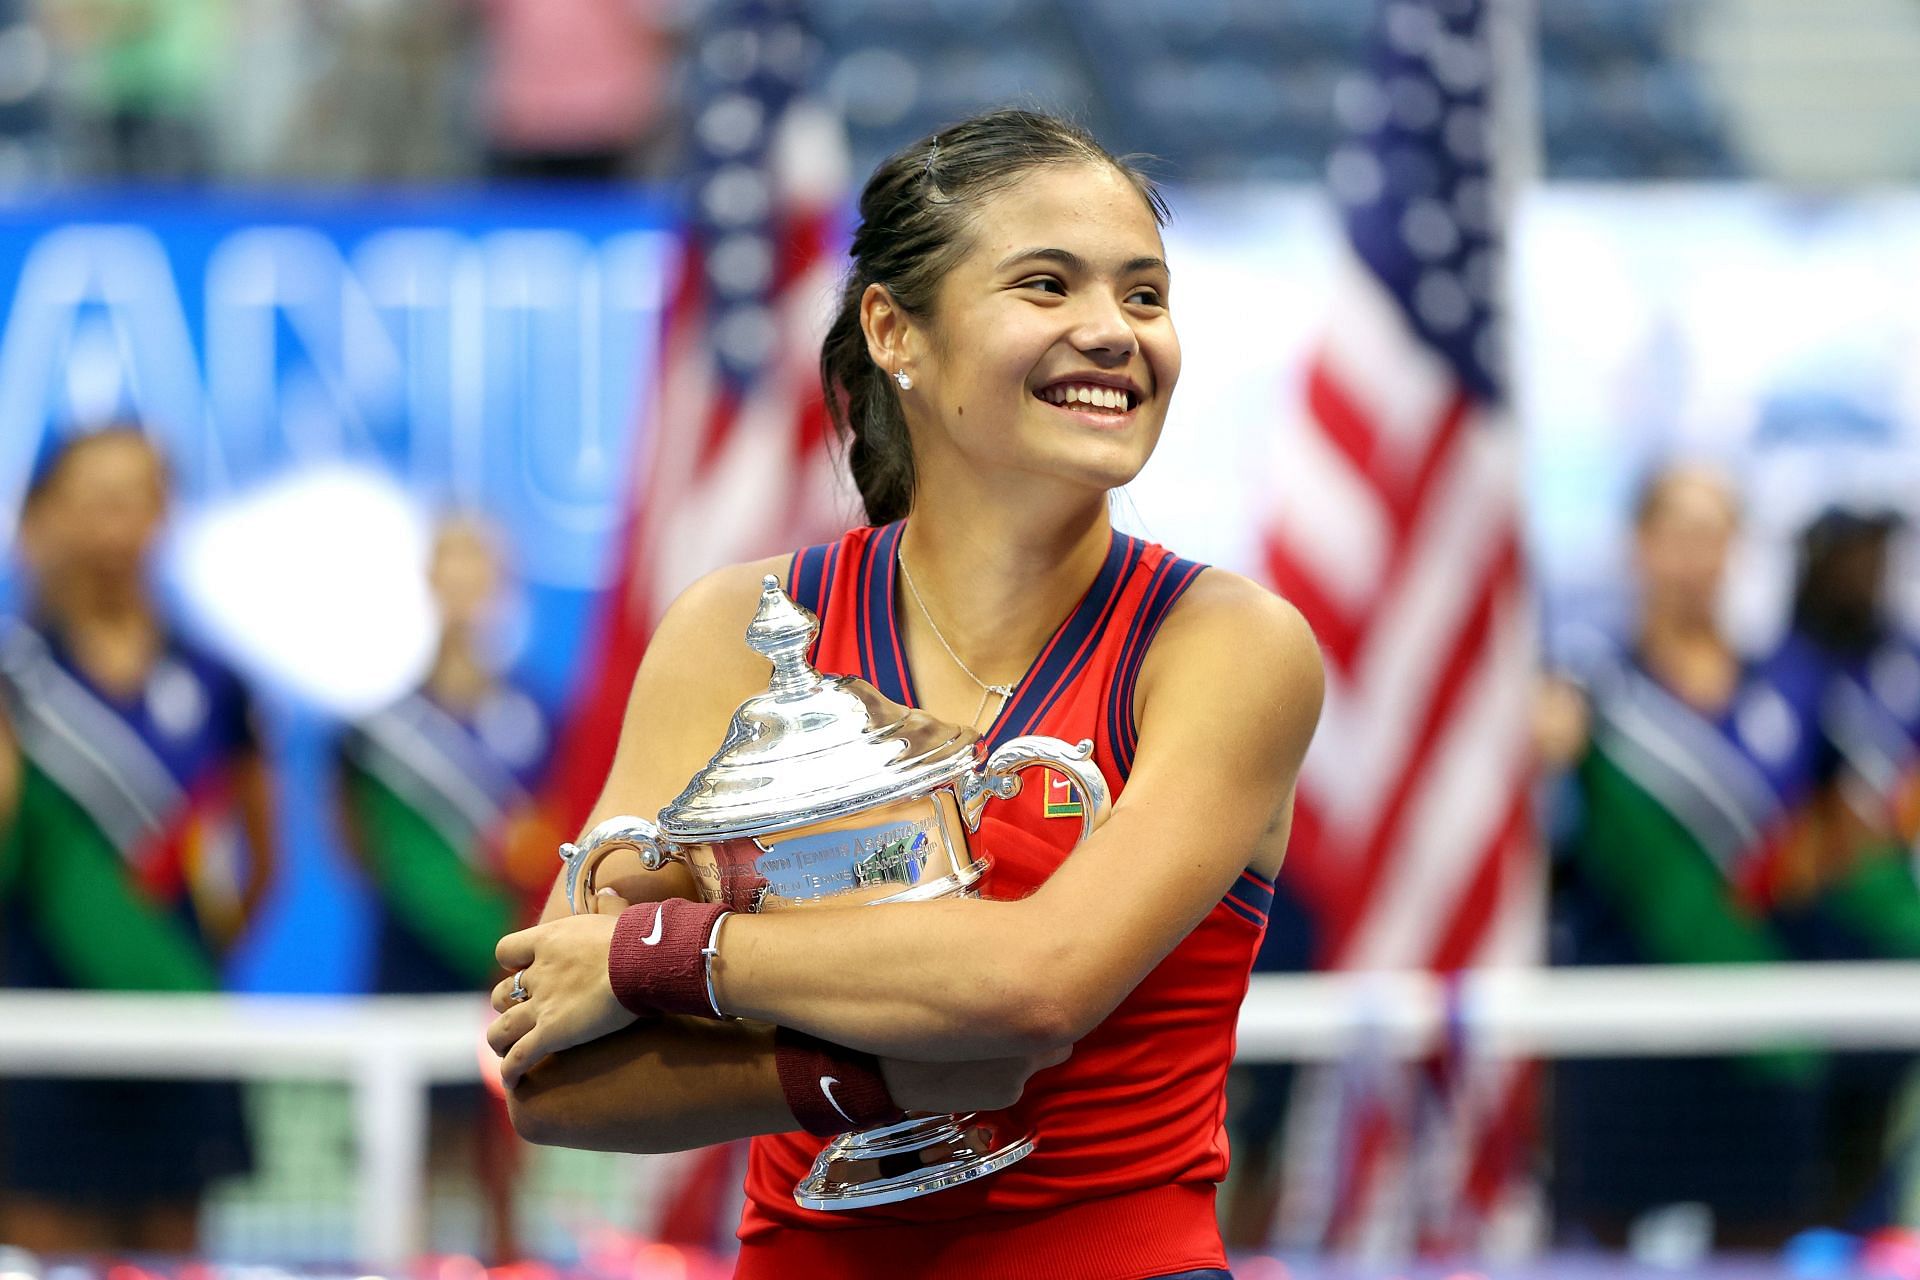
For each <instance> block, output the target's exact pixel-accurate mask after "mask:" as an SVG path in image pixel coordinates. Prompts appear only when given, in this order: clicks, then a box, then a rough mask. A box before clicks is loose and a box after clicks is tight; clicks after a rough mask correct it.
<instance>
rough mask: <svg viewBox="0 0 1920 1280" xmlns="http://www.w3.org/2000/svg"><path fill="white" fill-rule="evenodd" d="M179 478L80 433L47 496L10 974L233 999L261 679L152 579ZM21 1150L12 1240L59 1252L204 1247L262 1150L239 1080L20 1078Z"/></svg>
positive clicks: (28, 624)
mask: <svg viewBox="0 0 1920 1280" xmlns="http://www.w3.org/2000/svg"><path fill="white" fill-rule="evenodd" d="M167 487H168V486H167V475H166V468H165V466H164V464H163V463H162V461H161V458H160V456H159V454H158V453H157V452H156V451H155V449H154V447H153V446H152V444H151V443H150V442H149V441H148V440H147V438H146V437H145V436H144V435H143V434H141V432H140V431H139V430H138V429H137V428H134V427H113V428H108V429H106V430H102V431H98V432H95V433H92V434H89V435H81V436H76V437H72V438H70V439H69V440H68V441H67V442H66V443H65V444H64V445H63V446H61V447H60V448H58V449H57V450H56V451H55V452H54V453H53V454H52V456H51V457H49V458H48V459H46V460H45V462H44V463H43V465H42V466H41V467H40V468H39V469H38V470H37V472H36V474H35V477H34V479H33V481H32V483H31V487H30V488H29V491H28V495H27V500H26V504H25V507H24V509H23V513H22V518H21V529H20V544H21V547H22V549H23V551H24V553H25V556H26V559H27V563H28V569H29V571H30V573H31V575H32V606H31V616H30V617H29V618H27V619H25V620H22V621H18V622H11V623H8V624H7V625H6V626H5V629H4V634H3V635H0V705H3V706H4V710H5V716H4V721H5V734H4V738H3V739H0V758H3V759H4V760H5V762H6V767H5V769H4V770H0V776H4V778H5V779H6V781H5V782H4V783H0V802H3V803H5V804H6V806H7V808H6V810H5V812H4V813H0V823H3V824H4V828H3V831H4V845H0V912H4V921H5V930H4V964H5V977H6V981H7V983H8V984H9V985H11V986H19V987H43V988H44V987H51V988H66V989H73V988H93V989H100V990H111V991H214V990H218V989H219V987H220V985H221V976H220V975H221V957H222V954H223V952H224V951H225V950H226V948H227V947H228V946H229V945H230V944H231V943H232V942H233V940H234V939H235V938H236V937H237V936H238V935H239V934H240V933H241V932H242V931H243V930H244V929H245V928H246V926H247V925H248V923H249V922H251V921H252V920H253V918H254V916H255V914H256V909H257V907H258V905H259V903H260V902H261V900H262V898H263V896H264V895H265V893H266V892H267V888H268V885H269V882H270V874H269V873H270V865H269V861H268V854H269V848H270V846H269V843H268V838H269V832H270V831H271V822H270V815H269V812H268V788H267V778H266V772H265V768H264V766H263V764H262V761H261V756H260V751H259V747H258V743H257V739H256V737H255V733H254V729H253V726H252V723H251V713H250V700H249V698H248V695H247V692H246V690H245V689H244V688H243V687H242V686H241V684H240V681H239V680H238V679H237V678H236V677H235V676H234V674H233V673H232V672H231V671H229V670H228V669H227V668H226V667H224V666H223V665H221V663H220V662H218V661H217V660H216V659H214V658H213V657H211V656H210V655H208V654H206V653H204V652H202V651H200V650H199V649H197V648H194V647H193V646H191V645H189V644H187V643H186V642H185V641H184V640H182V639H181V638H180V637H179V636H177V635H176V634H174V632H173V631H172V630H171V629H170V628H169V627H168V625H167V623H166V621H165V619H164V618H163V617H162V616H161V614H160V611H159V609H158V608H157V607H156V605H155V603H154V600H153V597H152V595H151V593H150V590H149V586H148V560H149V556H150V553H151V550H152V547H153V545H154V539H155V537H156V535H157V534H158V532H159V530H160V526H161V522H162V520H163V519H164V517H165V514H166V509H167ZM242 827H243V828H244V836H243V834H242V831H241V829H240V828H242ZM0 1144H3V1145H4V1159H3V1160H0V1172H3V1173H4V1187H0V1240H5V1241H7V1242H8V1243H11V1244H16V1245H23V1246H26V1247H28V1248H32V1249H38V1250H43V1251H52V1252H74V1251H78V1250H83V1249H99V1248H116V1247H117V1248H124V1249H134V1250H155V1251H162V1252H168V1253H186V1252H189V1251H191V1250H192V1249H193V1248H194V1245H195V1234H196V1225H197V1217H198V1207H199V1199H200V1197H201V1195H202V1193H203V1192H204V1191H205V1189H206V1187H207V1185H208V1183H209V1182H210V1181H211V1180H213V1179H214V1178H217V1177H221V1176H223V1175H228V1174H233V1173H238V1172H242V1171H244V1170H245V1169H246V1168H247V1167H248V1165H249V1163H250V1155H249V1144H248V1139H247V1132H246V1126H245V1122H244V1118H243V1116H242V1114H241V1097H240V1089H239V1086H237V1085H235V1084H227V1083H200V1082H159V1081H123V1080H39V1079H21V1080H13V1081H8V1082H5V1088H4V1092H0Z"/></svg>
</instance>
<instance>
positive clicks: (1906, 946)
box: [1783, 509, 1920, 1227]
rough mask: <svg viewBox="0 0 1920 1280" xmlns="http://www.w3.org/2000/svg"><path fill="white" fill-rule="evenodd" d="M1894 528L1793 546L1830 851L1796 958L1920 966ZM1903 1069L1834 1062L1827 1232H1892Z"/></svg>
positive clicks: (1916, 652)
mask: <svg viewBox="0 0 1920 1280" xmlns="http://www.w3.org/2000/svg"><path fill="white" fill-rule="evenodd" d="M1900 523H1901V522H1900V520H1899V518H1898V517H1897V516H1894V515H1893V514H1891V513H1888V512H1854V511H1848V510H1843V509H1834V510H1830V511H1828V512H1826V513H1824V514H1823V515H1821V516H1820V517H1819V518H1818V519H1817V520H1815V521H1814V522H1813V523H1812V524H1810V525H1809V526H1808V527H1807V528H1806V529H1805V530H1804V531H1803V532H1802V534H1801V536H1800V545H1799V557H1798V561H1799V563H1798V571H1797V575H1796V580H1795V583H1794V593H1793V619H1792V625H1791V629H1790V631H1789V633H1788V636H1787V639H1786V641H1785V642H1784V645H1783V651H1785V652H1789V653H1793V654H1795V655H1797V660H1798V661H1800V662H1802V663H1804V664H1808V665H1814V666H1818V667H1820V668H1821V669H1822V670H1823V672H1824V673H1825V685H1824V696H1823V698H1822V700H1821V719H1820V727H1821V731H1822V734H1823V736H1824V740H1825V743H1826V746H1827V749H1828V753H1829V773H1830V777H1831V789H1830V790H1829V792H1828V793H1827V800H1828V811H1829V813H1830V815H1831V817H1830V823H1829V825H1830V828H1831V831H1832V834H1833V840H1834V845H1833V854H1832V856H1831V858H1830V869H1829V871H1828V873H1827V875H1826V877H1825V883H1824V884H1823V886H1822V889H1821V892H1820V895H1819V897H1818V899H1817V900H1816V901H1815V902H1814V903H1813V904H1811V906H1810V907H1809V908H1808V909H1807V910H1805V911H1803V912H1801V913H1800V914H1799V916H1798V918H1797V919H1796V920H1795V921H1794V922H1793V923H1794V933H1793V941H1794V944H1795V950H1796V952H1797V953H1798V955H1799V957H1800V958H1802V959H1809V960H1822V959H1839V960H1874V959H1907V960H1911V959H1920V884H1916V881H1915V879H1914V865H1913V845H1914V839H1915V836H1916V834H1920V643H1916V641H1915V638H1914V637H1912V636H1911V635H1907V634H1904V633H1903V632H1902V631H1901V630H1900V629H1899V628H1898V627H1896V626H1895V625H1894V624H1893V622H1892V620H1891V617H1890V612H1889V610H1888V609H1887V608H1886V603H1885V599H1884V595H1885V586H1886V576H1887V574H1886V570H1887V553H1888V549H1889V546H1890V544H1891V542H1892V539H1893V537H1894V535H1895V533H1896V532H1897V531H1898V530H1899V528H1900ZM1910 1063H1911V1059H1910V1058H1908V1057H1907V1056H1905V1055H1900V1054H1848V1055H1845V1056H1844V1057H1841V1058H1839V1059H1837V1060H1836V1062H1835V1069H1834V1073H1833V1080H1832V1083H1831V1086H1830V1091H1829V1099H1828V1123H1827V1136H1828V1144H1829V1149H1828V1162H1829V1165H1830V1167H1831V1168H1832V1170H1833V1175H1834V1186H1833V1187H1832V1189H1831V1192H1830V1197H1829V1206H1830V1214H1831V1216H1832V1217H1833V1218H1834V1220H1836V1221H1843V1222H1846V1223H1847V1225H1850V1226H1853V1225H1857V1226H1861V1227H1868V1226H1882V1225H1886V1224H1887V1223H1888V1222H1889V1221H1892V1220H1893V1217H1894V1213H1895V1210H1896V1206H1895V1205H1894V1204H1893V1203H1892V1200H1893V1195H1894V1192H1895V1188H1894V1186H1893V1185H1892V1176H1891V1173H1890V1170H1889V1166H1890V1164H1891V1163H1892V1162H1893V1161H1892V1157H1891V1155H1890V1153H1889V1152H1888V1149H1887V1147H1888V1134H1889V1130H1890V1123H1889V1122H1890V1120H1891V1117H1892V1115H1893V1112H1894V1106H1895V1102H1896V1100H1897V1098H1898V1096H1899V1092H1900V1089H1901V1087H1902V1086H1903V1084H1904V1083H1905V1081H1906V1078H1907V1076H1908V1074H1909V1068H1910ZM1876 1184H1878V1185H1877V1186H1876Z"/></svg>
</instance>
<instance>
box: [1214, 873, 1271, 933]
mask: <svg viewBox="0 0 1920 1280" xmlns="http://www.w3.org/2000/svg"><path fill="white" fill-rule="evenodd" d="M1220 902H1221V904H1222V905H1223V906H1225V907H1226V908H1227V910H1229V911H1231V912H1233V914H1235V915H1237V916H1239V917H1240V918H1241V919H1242V920H1245V921H1246V922H1247V923H1248V924H1254V925H1258V926H1260V927H1261V928H1262V929H1264V928H1266V927H1267V919H1268V917H1269V916H1270V915H1271V914H1272V912H1273V882H1272V881H1271V880H1268V879H1265V878H1264V877H1262V876H1260V875H1258V874H1256V873H1255V872H1253V871H1252V870H1245V871H1242V872H1241V873H1240V878H1239V879H1238V880H1235V881H1234V882H1233V888H1231V889H1229V890H1227V895H1226V897H1224V898H1222V899H1220Z"/></svg>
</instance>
